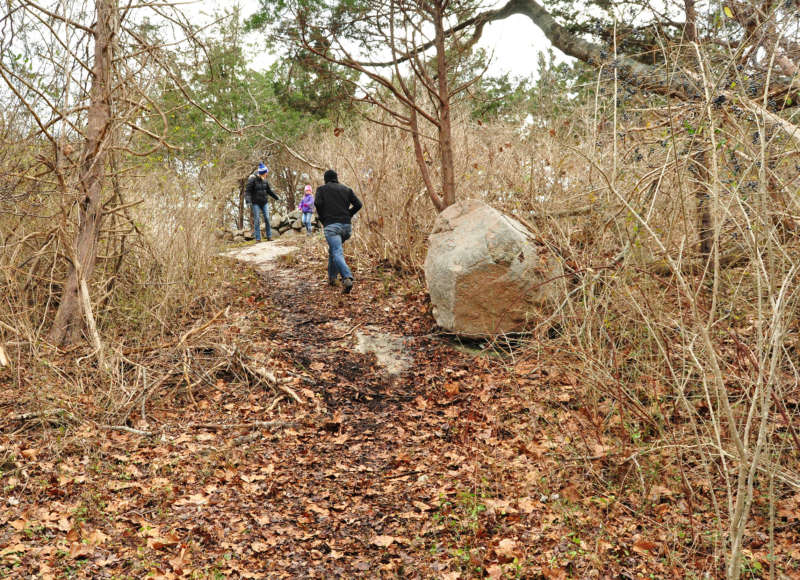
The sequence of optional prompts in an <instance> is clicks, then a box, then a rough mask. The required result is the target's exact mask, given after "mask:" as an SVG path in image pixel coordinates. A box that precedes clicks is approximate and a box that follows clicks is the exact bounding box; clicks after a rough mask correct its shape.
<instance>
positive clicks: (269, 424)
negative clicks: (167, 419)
mask: <svg viewBox="0 0 800 580" xmlns="http://www.w3.org/2000/svg"><path fill="white" fill-rule="evenodd" d="M297 425H298V423H296V422H295V421H250V422H248V423H190V424H189V425H188V426H189V427H193V428H196V429H254V428H256V427H260V428H265V429H287V428H293V427H297Z"/></svg>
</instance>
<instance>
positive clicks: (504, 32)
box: [198, 0, 560, 77]
mask: <svg viewBox="0 0 800 580" xmlns="http://www.w3.org/2000/svg"><path fill="white" fill-rule="evenodd" d="M235 1H236V0H198V4H199V5H200V6H201V7H202V8H201V9H202V10H203V11H204V12H206V13H208V14H211V13H213V12H214V10H215V9H217V10H221V9H223V8H230V7H231V6H233V5H234V3H235ZM503 3H504V2H502V1H499V2H498V3H497V4H498V6H500V5H502V4H503ZM239 4H240V5H241V6H242V12H243V15H244V16H245V17H246V16H249V15H251V14H253V13H254V12H255V11H256V10H258V6H259V3H258V0H239ZM548 45H549V42H548V41H547V39H546V38H545V36H544V34H543V33H542V31H541V30H539V28H537V27H536V25H534V24H533V22H531V20H530V18H527V17H525V16H522V15H514V16H511V17H509V18H506V19H505V20H502V21H500V22H492V23H490V24H488V25H487V26H486V28H484V31H483V35H482V37H481V41H480V42H479V43H478V46H480V47H481V48H484V49H486V51H487V52H489V53H493V54H494V58H493V60H492V63H491V65H490V66H489V71H488V72H489V74H490V75H493V76H494V75H499V74H502V73H505V72H509V73H511V74H513V75H516V76H523V77H527V76H530V75H532V74H535V73H536V63H537V54H538V53H539V52H540V51H542V50H546V49H547V47H548ZM556 53H557V54H560V53H559V52H558V51H556ZM256 68H258V67H256Z"/></svg>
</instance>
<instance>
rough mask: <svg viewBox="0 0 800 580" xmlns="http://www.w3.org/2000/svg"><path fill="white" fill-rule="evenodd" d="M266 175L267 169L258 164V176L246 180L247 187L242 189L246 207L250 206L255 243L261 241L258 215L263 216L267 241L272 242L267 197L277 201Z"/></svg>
mask: <svg viewBox="0 0 800 580" xmlns="http://www.w3.org/2000/svg"><path fill="white" fill-rule="evenodd" d="M267 173H269V169H267V166H266V165H264V164H263V163H259V164H258V175H257V176H256V175H251V176H250V177H249V179H248V180H247V185H246V186H245V188H244V199H245V201H246V202H247V205H250V206H251V209H252V211H253V234H254V235H255V238H256V242H260V241H261V223H260V222H259V215H258V214H259V213H261V214H263V216H264V221H265V222H266V224H267V227H266V230H267V241H270V240H272V227H271V226H270V223H269V200H268V199H267V196H270V197H272V198H273V199H274V200H275V201H278V196H277V195H275V193H274V192H273V191H272V188H271V187H270V186H269V181H267Z"/></svg>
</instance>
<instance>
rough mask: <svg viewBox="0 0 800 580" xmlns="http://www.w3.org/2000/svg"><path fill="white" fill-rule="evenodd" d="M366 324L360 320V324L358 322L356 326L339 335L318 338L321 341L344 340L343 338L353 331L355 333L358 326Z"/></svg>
mask: <svg viewBox="0 0 800 580" xmlns="http://www.w3.org/2000/svg"><path fill="white" fill-rule="evenodd" d="M365 324H366V322H359V323H358V324H356V325H354V326H352V327H350V330H348V331H347V332H345V333H344V334H340V335H339V336H332V337H330V338H324V337H323V338H318V339H317V340H319V341H332V340H342V339H343V338H346V337H347V336H348V335H350V334H352V333H353V331H354V330H355V329H356V328H360V327H362V326H364V325H365Z"/></svg>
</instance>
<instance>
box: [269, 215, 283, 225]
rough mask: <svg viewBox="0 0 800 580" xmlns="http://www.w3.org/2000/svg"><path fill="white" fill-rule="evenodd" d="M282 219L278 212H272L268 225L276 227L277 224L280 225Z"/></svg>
mask: <svg viewBox="0 0 800 580" xmlns="http://www.w3.org/2000/svg"><path fill="white" fill-rule="evenodd" d="M282 221H283V217H282V216H280V215H279V214H273V215H272V216H270V218H269V225H271V226H272V227H273V228H277V227H278V226H280V225H281V222H282Z"/></svg>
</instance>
